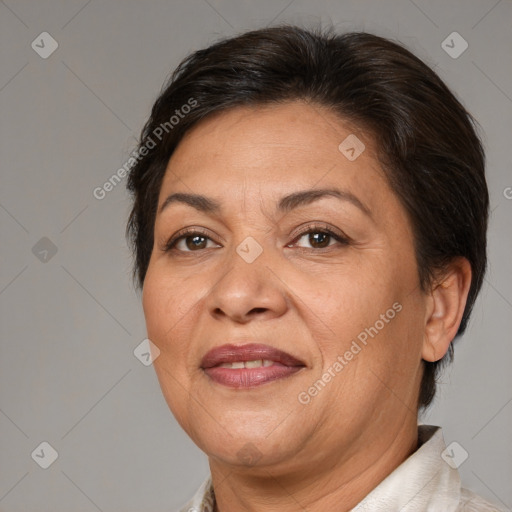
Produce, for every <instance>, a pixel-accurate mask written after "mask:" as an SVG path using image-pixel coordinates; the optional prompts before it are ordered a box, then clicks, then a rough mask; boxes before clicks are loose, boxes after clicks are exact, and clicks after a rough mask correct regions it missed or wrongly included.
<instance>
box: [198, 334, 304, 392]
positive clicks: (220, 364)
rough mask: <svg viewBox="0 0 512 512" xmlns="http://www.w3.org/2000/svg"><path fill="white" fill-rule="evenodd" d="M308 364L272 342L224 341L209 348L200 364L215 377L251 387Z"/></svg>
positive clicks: (226, 384)
mask: <svg viewBox="0 0 512 512" xmlns="http://www.w3.org/2000/svg"><path fill="white" fill-rule="evenodd" d="M304 367H305V364H304V363H303V362H302V361H299V360H298V359H296V358H295V357H293V356H292V355H290V354H288V353H286V352H283V351H282V350H278V349H276V348H274V347H271V346H269V345H263V344H257V343H249V344H247V345H222V346H221V347H216V348H214V349H212V350H210V351H209V352H208V353H207V354H206V355H205V356H204V357H203V359H202V361H201V368H202V369H203V370H204V372H205V373H206V375H208V377H210V378H211V379H212V380H213V381H215V382H217V383H219V384H223V385H224V386H228V387H232V388H251V387H255V386H259V385H261V384H264V383H266V382H271V381H274V380H277V379H282V378H285V377H289V376H290V375H293V374H294V373H297V372H298V371H299V370H300V369H301V368H304Z"/></svg>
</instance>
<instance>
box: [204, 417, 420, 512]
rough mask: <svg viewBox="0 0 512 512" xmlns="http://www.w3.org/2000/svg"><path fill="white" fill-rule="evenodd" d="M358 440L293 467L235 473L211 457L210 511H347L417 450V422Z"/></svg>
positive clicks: (235, 470)
mask: <svg viewBox="0 0 512 512" xmlns="http://www.w3.org/2000/svg"><path fill="white" fill-rule="evenodd" d="M358 444H360V446H362V447H363V448H362V449H361V448H359V449H358V450H355V451H354V452H353V453H352V454H351V455H346V456H345V455H344V454H343V453H338V452H336V453H334V454H333V455H332V456H327V457H326V459H324V460H322V464H321V465H316V466H313V467H312V466H311V465H307V467H301V468H298V469H296V470H294V471H293V472H292V471H286V472H283V471H279V469H278V468H276V467H267V468H258V469H257V471H251V472H249V471H248V470H247V469H246V470H245V471H244V472H240V471H237V469H235V468H233V467H232V466H229V467H228V466H226V465H222V464H220V463H219V462H218V461H213V460H210V469H211V475H212V482H213V487H214V490H215V497H216V508H215V512H240V511H244V512H256V511H258V512H267V511H269V512H270V511H272V512H292V511H293V512H296V511H297V510H298V509H307V510H308V511H309V512H324V511H325V510H337V511H339V512H348V511H350V510H351V509H352V508H354V507H355V506H356V505H357V504H358V503H359V502H360V501H361V500H362V499H363V498H364V497H365V496H366V495H367V494H368V493H369V492H370V491H372V490H373V489H374V488H375V487H376V486H377V485H378V484H379V483H380V482H381V481H382V480H384V478H386V476H388V475H389V474H390V473H391V472H392V471H393V470H394V469H396V468H397V467H398V466H399V465H400V464H401V463H402V462H403V461H404V460H405V459H407V457H409V456H410V455H411V454H412V453H413V452H414V451H415V450H416V449H417V445H418V432H417V421H416V419H414V421H411V422H407V423H404V424H403V425H402V426H401V427H400V428H399V429H398V430H397V431H394V432H388V433H387V435H382V432H381V433H380V434H378V433H375V432H372V434H371V435H370V436H369V438H368V437H366V438H364V439H363V438H361V439H360V443H358Z"/></svg>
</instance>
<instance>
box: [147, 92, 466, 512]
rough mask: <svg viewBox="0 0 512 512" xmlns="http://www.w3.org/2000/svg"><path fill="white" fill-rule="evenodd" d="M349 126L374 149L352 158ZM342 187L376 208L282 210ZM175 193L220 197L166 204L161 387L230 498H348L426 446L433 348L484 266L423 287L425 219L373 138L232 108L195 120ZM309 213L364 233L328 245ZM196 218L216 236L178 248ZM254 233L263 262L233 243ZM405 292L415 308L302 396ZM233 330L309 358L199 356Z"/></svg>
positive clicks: (256, 502) (173, 183)
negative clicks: (210, 205) (262, 375)
mask: <svg viewBox="0 0 512 512" xmlns="http://www.w3.org/2000/svg"><path fill="white" fill-rule="evenodd" d="M351 133H354V134H356V135H357V137H358V138H359V139H360V140H362V141H363V142H364V144H365V146H366V149H365V150H364V151H363V153H362V154H361V155H360V156H359V157H358V158H357V159H356V160H354V161H349V160H348V159H347V158H346V157H345V156H344V155H343V154H342V153H341V152H340V150H339V149H338V146H339V144H340V143H341V142H342V141H343V140H344V139H345V138H346V137H347V136H348V135H349V134H351ZM332 187H336V188H338V189H343V190H345V191H349V192H350V193H351V194H353V195H354V196H356V197H357V198H358V199H359V201H360V202H361V203H362V204H363V205H365V207H366V208H367V209H368V210H369V212H371V215H367V214H365V213H364V212H363V211H362V210H361V209H360V208H358V207H357V206H355V205H354V204H353V203H351V202H349V201H346V200H340V199H338V198H335V197H332V196H326V197H323V198H321V199H317V200H316V201H313V202H311V203H309V204H305V205H301V206H299V207H297V208H295V209H292V210H290V211H289V212H285V213H283V212H278V211H277V210H276V205H277V203H278V201H279V199H280V198H281V197H282V196H284V195H287V194H290V193H292V192H297V191H302V190H306V189H319V188H332ZM176 192H183V193H196V194H202V195H205V196H207V197H209V198H213V199H216V200H218V201H219V202H220V203H221V204H222V209H221V211H220V212H219V213H217V214H212V213H206V212H201V211H198V210H196V209H195V208H193V207H191V206H190V205H187V204H183V203H178V202H175V203H171V204H170V205H168V207H167V208H166V209H164V210H163V211H162V212H161V213H159V214H158V215H157V218H156V221H155V228H154V235H155V244H154V247H153V252H152V255H151V260H150V263H149V267H148V271H147V274H146V278H145V282H144V287H143V297H142V298H143V308H144V314H145V318H146V324H147V331H148V337H149V339H151V340H152V341H153V343H155V345H157V346H158V348H159V349H160V351H161V353H160V355H159V357H158V358H157V359H156V360H155V361H154V367H155V370H156V372H157V376H158V379H159V382H160V385H161V388H162V391H163V394H164V396H165V399H166V401H167V403H168V405H169V407H170V409H171V410H172V412H173V414H174V416H175V417H176V419H177V421H178V422H179V423H180V425H181V426H182V427H183V429H184V430H185V431H186V432H187V433H188V435H189V436H190V437H191V438H192V439H193V441H194V442H195V443H196V444H197V445H198V446H199V448H201V449H202V450H203V451H204V452H205V453H206V454H207V455H208V458H209V463H210V469H211V474H212V479H213V484H214V489H215V494H216V500H217V510H219V511H221V512H234V511H237V512H240V511H256V510H257V511H260V512H261V511H267V510H268V511H270V510H272V511H276V510H279V511H294V512H295V511H297V510H302V509H304V510H308V511H310V512H316V511H325V510H338V511H348V510H350V509H351V508H353V507H354V506H355V505H356V504H357V503H359V502H360V501H361V500H362V499H363V498H364V497H365V496H366V494H368V493H369V492H370V491H371V490H372V489H373V488H374V487H376V486H377V485H378V483H379V482H381V481H382V480H383V479H384V478H385V477H386V476H387V475H388V474H389V473H391V472H392V471H393V469H395V468H396V467H397V466H398V465H399V464H400V463H401V462H403V461H404V460H405V459H406V458H407V457H408V456H409V455H410V454H411V453H412V452H414V451H415V450H416V448H417V397H418V390H419V387H420V382H421V376H422V359H426V360H430V361H435V360H437V359H440V358H441V357H442V356H443V355H444V354H445V352H446V350H447V349H448V346H449V343H450V341H451V340H452V339H453V337H454V336H455V333H456V331H457V328H458V325H459V323H460V319H461V316H462V313H463V309H464V305H465V300H466V297H467V292H468V288H469V283H470V278H471V271H470V268H469V264H468V263H467V261H466V260H463V259H458V260H456V261H454V264H453V265H452V266H451V267H450V268H449V269H448V270H447V271H446V272H445V273H444V274H443V275H442V276H440V278H439V280H438V282H436V283H435V284H434V285H433V286H432V289H431V290H430V291H429V292H428V293H425V292H423V291H421V289H420V286H419V281H418V269H417V264H416V259H415V254H414V247H413V235H412V228H411V225H410V223H409V221H408V218H407V216H406V213H405V210H404V208H403V207H402V205H401V204H400V203H399V200H398V199H397V197H396V196H395V194H394V193H393V192H392V190H391V189H390V187H389V185H388V183H387V181H386V179H385V175H384V173H383V171H382V169H381V167H380V165H379V163H378V161H377V158H376V153H375V145H374V142H373V141H372V139H371V137H370V135H369V134H367V133H365V132H364V131H361V130H359V129H357V127H355V126H351V125H349V124H348V123H347V122H346V121H344V120H343V119H340V117H339V116H337V115H335V114H334V113H332V112H330V111H328V110H327V109H325V108H324V107H321V106H318V105H311V104H307V103H306V102H301V101H296V102H289V103H285V104H280V105H272V106H264V107H258V108H257V109H256V108H245V107H244V108H235V109H232V110H229V111H227V112H224V113H221V114H216V115H214V116H212V117H209V118H208V119H206V120H204V121H202V122H201V123H199V124H198V125H196V126H195V127H194V128H193V129H191V130H190V131H189V132H188V133H187V135H186V136H185V138H184V139H183V140H182V142H181V143H180V144H179V146H178V148H177V149H176V151H175V152H174V154H173V155H172V157H171V159H170V161H169V164H168V168H167V171H166V175H165V177H164V180H163V183H162V188H161V191H160V196H159V202H158V205H159V207H160V206H161V205H162V204H163V202H164V201H165V199H166V197H167V196H168V195H169V194H171V193H176ZM318 224H320V226H318ZM307 226H311V227H312V228H314V230H313V231H314V232H315V233H318V232H320V233H322V232H323V230H324V228H325V227H327V228H331V229H333V230H334V231H335V232H341V233H344V234H345V235H346V236H348V237H349V239H350V241H349V242H348V243H347V244H343V243H340V242H338V241H336V240H335V239H334V238H332V237H331V238H329V237H327V238H326V239H320V241H319V242H318V241H315V239H314V238H312V237H311V236H309V235H308V234H306V235H300V233H299V228H305V227H307ZM187 227H196V228H202V229H203V230H206V232H207V237H208V238H206V239H205V240H203V239H200V241H202V242H204V244H203V245H202V246H200V248H196V247H195V246H194V245H193V244H191V243H190V242H191V239H190V238H189V239H188V242H189V243H188V245H187V240H186V239H181V241H180V242H178V244H177V246H175V247H174V249H171V250H170V251H169V252H165V251H164V250H163V248H164V246H165V244H166V242H167V241H168V240H169V239H170V238H171V237H172V236H173V235H174V234H176V233H178V231H180V230H182V229H183V228H187ZM317 228H319V229H317ZM189 236H190V235H189ZM200 236H203V235H200ZM318 236H319V235H317V237H318ZM247 237H252V238H254V239H255V240H256V241H257V242H258V244H259V245H260V246H261V248H262V250H263V252H262V253H261V255H260V256H259V257H258V258H256V260H255V261H253V262H252V263H248V262H247V261H245V260H244V259H243V258H242V257H241V256H240V255H239V254H238V253H237V251H236V248H237V246H239V245H240V244H241V242H242V241H244V240H245V239H246V238H247ZM395 303H398V304H400V305H401V307H402V309H401V311H400V312H398V313H396V315H395V317H394V318H393V319H391V320H389V321H388V322H387V323H385V325H384V327H383V328H381V329H380V330H378V334H377V335H375V336H374V337H373V338H371V337H369V338H368V343H367V345H366V346H364V345H362V344H359V345H360V346H361V350H360V352H358V353H357V355H354V357H353V358H352V360H350V361H348V362H347V364H346V366H344V368H343V370H342V371H340V372H334V376H333V375H332V374H333V371H332V370H331V379H330V381H329V382H328V383H327V384H326V385H325V387H324V388H322V389H321V390H320V391H319V392H318V393H317V394H316V396H314V397H312V398H311V400H310V402H309V403H307V404H303V403H300V402H299V400H298V396H299V394H300V393H301V392H302V393H303V392H304V391H307V390H308V389H309V388H310V387H311V386H312V385H313V384H314V383H315V382H316V381H318V379H321V378H322V375H323V374H325V373H326V372H328V369H329V368H332V365H333V363H334V362H335V361H336V360H337V358H338V356H343V355H344V354H345V352H346V351H347V350H349V349H350V346H351V343H352V341H353V340H356V339H357V336H358V334H360V333H361V332H362V331H364V330H365V328H369V327H370V326H374V325H375V324H376V321H377V320H379V319H380V318H381V315H383V314H385V313H386V311H387V310H389V309H390V308H392V305H393V304H395ZM229 342H231V343H234V344H239V345H243V344H244V343H249V342H260V343H267V344H269V345H272V346H274V347H277V348H278V349H281V350H284V351H286V352H288V353H290V354H291V355H293V356H294V357H296V358H298V359H300V360H302V361H303V362H304V363H305V368H303V369H301V370H300V371H299V372H298V373H296V374H295V375H293V376H291V377H288V378H285V379H281V380H278V381H274V382H269V383H265V384H264V385H261V386H258V387H255V388H251V389H232V388H228V387H225V386H222V385H220V384H218V383H216V382H213V381H212V380H211V379H210V378H209V377H208V376H206V375H205V373H204V372H203V370H202V369H201V368H200V363H201V359H202V357H203V356H204V355H205V354H206V352H207V351H209V350H210V349H211V348H213V347H216V346H220V345H223V344H225V343H229Z"/></svg>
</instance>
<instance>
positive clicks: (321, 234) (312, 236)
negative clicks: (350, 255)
mask: <svg viewBox="0 0 512 512" xmlns="http://www.w3.org/2000/svg"><path fill="white" fill-rule="evenodd" d="M303 238H304V239H305V240H306V242H307V243H309V244H310V246H311V247H312V248H313V249H325V248H327V247H330V246H331V245H334V243H335V242H338V243H340V244H341V245H347V244H348V243H349V239H348V237H346V236H343V235H342V234H340V233H335V232H334V231H333V230H331V229H329V228H326V227H322V228H319V227H317V226H308V227H307V228H306V229H305V230H303V231H302V232H301V233H300V235H299V236H298V237H296V238H295V240H294V242H295V243H296V242H297V241H299V240H302V239H303ZM331 242H334V243H331ZM292 243H293V242H292ZM290 245H291V244H290ZM290 245H288V246H287V247H290ZM299 247H303V246H299ZM306 248H307V247H306Z"/></svg>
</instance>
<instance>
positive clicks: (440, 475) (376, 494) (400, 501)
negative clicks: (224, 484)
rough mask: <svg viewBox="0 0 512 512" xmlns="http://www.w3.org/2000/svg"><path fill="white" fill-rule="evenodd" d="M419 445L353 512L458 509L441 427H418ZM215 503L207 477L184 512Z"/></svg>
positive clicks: (206, 510) (206, 511)
mask: <svg viewBox="0 0 512 512" xmlns="http://www.w3.org/2000/svg"><path fill="white" fill-rule="evenodd" d="M418 446H419V448H418V449H417V450H416V451H415V452H414V453H413V454H412V455H411V456H410V457H409V458H407V459H406V460H405V461H404V462H403V463H402V464H400V466H398V467H397V468H396V469H395V470H394V471H393V472H392V473H391V474H389V475H388V476H387V477H386V478H385V479H384V480H383V481H382V482H381V483H380V484H379V485H378V486H377V487H375V489H373V490H372V491H371V492H370V493H369V494H368V495H367V496H366V497H365V498H364V499H363V501H361V502H360V503H359V504H358V505H356V507H355V508H353V509H352V511H351V512H371V511H372V512H373V511H375V510H400V512H426V511H429V510H443V512H453V511H455V510H457V507H458V504H459V502H460V493H461V482H460V477H459V472H458V471H457V470H456V469H454V468H452V467H451V466H449V465H448V463H446V462H445V461H444V460H443V459H442V457H441V453H442V452H443V451H444V450H445V448H446V446H445V442H444V438H443V434H442V430H441V427H437V426H433V425H418ZM214 504H215V496H214V493H213V487H212V482H211V478H210V477H208V478H207V479H206V480H205V481H204V482H203V484H202V485H201V487H200V488H199V489H198V491H197V493H196V495H195V496H194V498H193V499H192V500H191V501H190V502H189V503H188V504H187V505H186V506H185V507H184V508H182V509H181V512H213V510H214Z"/></svg>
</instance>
